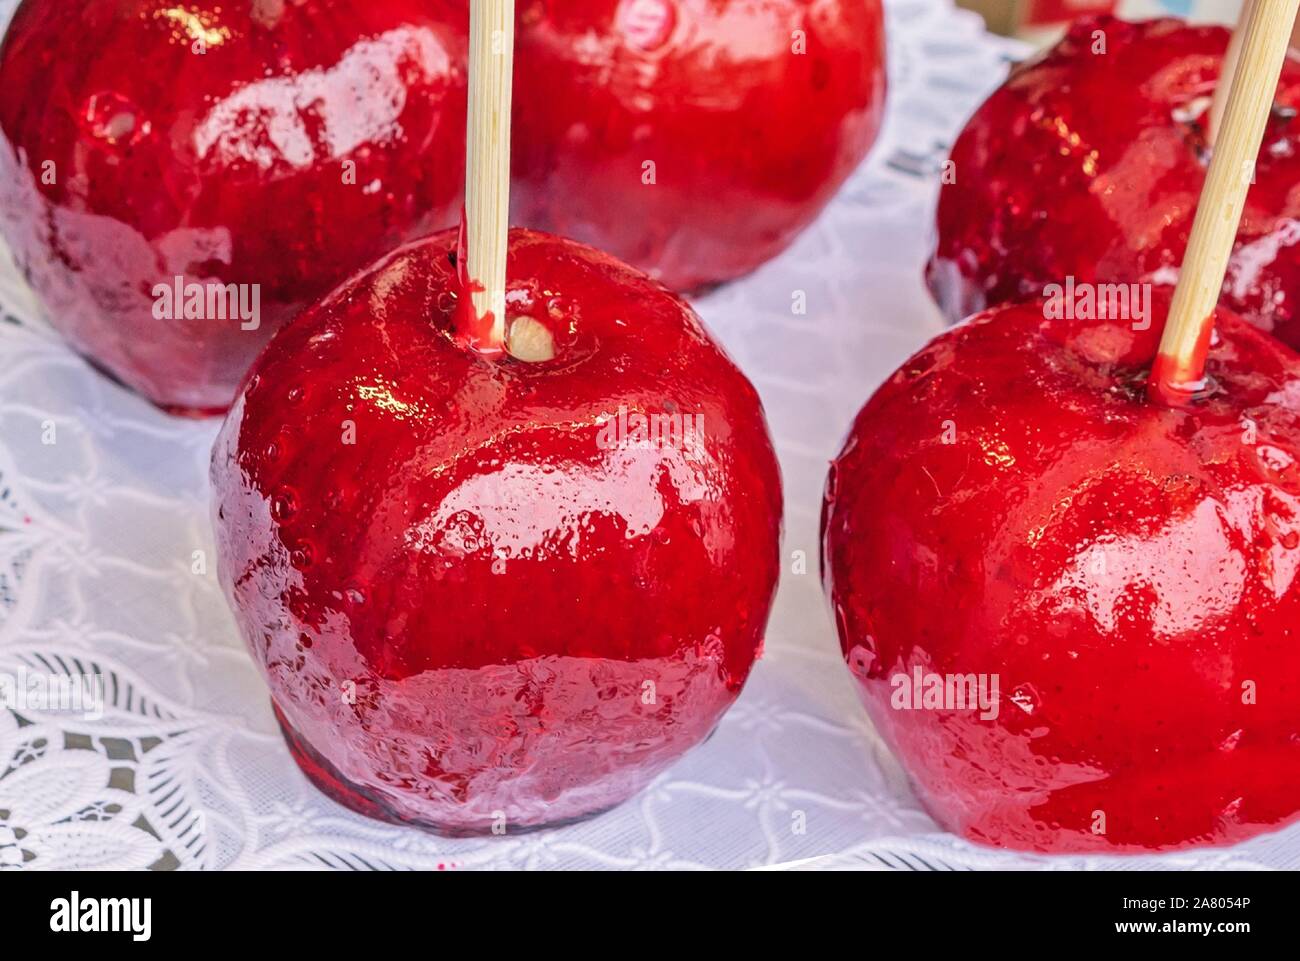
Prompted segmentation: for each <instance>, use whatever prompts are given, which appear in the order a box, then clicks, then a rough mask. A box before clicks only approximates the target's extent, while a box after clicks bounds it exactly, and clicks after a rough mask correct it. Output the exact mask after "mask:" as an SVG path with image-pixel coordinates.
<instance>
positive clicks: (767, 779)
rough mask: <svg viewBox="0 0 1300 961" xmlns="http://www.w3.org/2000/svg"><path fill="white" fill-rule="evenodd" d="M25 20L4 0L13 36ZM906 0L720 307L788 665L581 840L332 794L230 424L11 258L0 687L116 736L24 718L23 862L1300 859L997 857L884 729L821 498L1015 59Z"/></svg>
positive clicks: (8, 812) (14, 848) (6, 766)
mask: <svg viewBox="0 0 1300 961" xmlns="http://www.w3.org/2000/svg"><path fill="white" fill-rule="evenodd" d="M13 5H14V0H0V22H2V21H5V20H7V17H8V15H9V13H10V12H11V10H12V7H13ZM887 7H888V12H889V16H890V22H889V28H890V55H891V64H890V71H891V76H892V88H891V91H890V114H889V120H888V122H887V125H886V130H885V133H884V135H883V136H882V139H881V141H880V143H879V144H878V145H877V148H876V150H875V152H874V154H873V156H872V158H871V160H870V161H869V162H868V163H867V164H866V165H865V166H864V168H863V169H861V170H860V171H859V172H858V174H857V175H855V177H854V178H853V179H852V181H851V182H850V183H849V184H848V186H847V187H846V188H845V190H844V192H843V193H842V195H841V196H840V198H839V199H838V200H837V201H836V202H835V203H834V204H833V205H832V207H831V208H830V210H829V211H828V212H827V214H826V216H824V217H823V218H822V219H821V221H819V223H818V224H817V225H816V226H815V227H814V228H813V229H812V230H811V231H809V232H808V233H807V234H806V235H805V236H804V237H803V238H802V239H801V240H800V242H799V243H798V244H797V245H796V246H795V247H794V249H792V250H791V251H789V252H788V253H787V254H786V255H785V256H783V257H781V258H779V259H778V260H777V261H775V262H773V263H771V264H769V265H768V266H767V267H765V268H764V269H763V270H761V271H760V272H759V273H758V274H756V275H754V276H753V277H751V278H748V279H747V280H745V281H743V282H741V283H738V284H735V285H733V286H731V287H728V288H725V289H723V290H722V291H720V292H718V293H716V294H714V295H713V296H711V297H710V298H708V299H706V300H704V301H703V302H701V303H700V304H699V305H698V307H699V309H700V312H701V314H702V315H703V316H704V318H705V321H706V322H707V323H708V324H709V325H710V326H711V328H712V329H713V330H714V331H715V332H716V333H717V334H718V336H719V337H720V338H721V339H722V340H723V341H724V343H725V344H726V345H727V347H728V349H729V350H730V351H731V353H732V355H733V356H734V357H735V359H736V360H737V361H738V363H739V364H740V365H741V366H742V368H744V369H745V370H746V371H747V372H748V373H749V375H750V376H751V377H752V378H753V380H754V381H755V383H756V384H757V386H758V388H759V390H760V392H761V393H762V395H763V399H764V402H765V404H766V406H767V412H768V418H769V421H770V423H771V426H772V430H773V433H774V436H775V438H776V440H777V447H778V450H779V453H780V456H781V461H782V467H783V470H784V474H785V483H786V498H787V507H786V545H785V553H786V564H785V567H786V573H785V576H784V578H783V581H782V585H781V589H780V593H779V596H778V602H777V605H776V610H775V614H774V616H773V620H772V624H771V628H770V631H769V634H768V640H767V649H766V654H765V656H764V658H763V660H762V661H761V662H760V663H759V665H758V666H757V668H756V669H755V671H754V673H753V676H752V677H751V679H750V681H749V684H748V686H747V688H746V690H745V692H744V694H743V695H742V697H741V698H740V700H739V702H738V703H737V704H736V706H735V707H734V708H733V709H732V711H731V712H730V713H729V714H728V716H727V717H726V719H725V720H724V721H723V723H722V725H721V727H720V728H719V730H718V732H717V733H716V735H715V736H714V737H713V738H712V739H711V740H710V741H708V742H707V743H706V744H704V745H703V746H701V747H700V748H698V749H697V750H696V751H694V752H693V753H692V754H690V755H689V756H687V757H686V758H684V759H683V760H682V761H681V762H680V763H678V764H677V765H676V766H675V767H673V768H672V769H671V770H670V771H668V772H667V773H666V774H665V775H664V776H663V777H661V778H660V779H659V780H658V781H657V782H656V783H655V784H654V785H653V786H652V787H651V788H650V789H649V790H647V791H646V792H644V793H643V794H642V795H640V796H639V797H637V798H635V799H633V800H632V801H630V802H628V803H627V804H625V805H623V806H622V807H621V808H618V809H616V810H615V811H612V812H610V813H608V814H606V815H603V816H601V817H599V818H597V819H595V820H592V821H589V822H586V823H584V824H580V825H576V826H573V827H569V828H563V829H558V830H551V831H543V832H539V833H535V834H530V835H526V836H523V837H517V838H511V837H506V838H487V839H477V840H457V841H451V840H445V839H441V838H438V837H434V836H431V835H427V834H422V833H420V832H417V831H414V830H408V829H403V828H398V827H393V826H388V825H384V824H380V823H377V822H372V821H368V820H366V819H364V818H361V817H358V816H356V815H353V814H351V813H349V812H347V811H345V810H344V809H342V808H340V807H338V806H336V805H334V804H333V803H331V802H330V801H328V800H326V799H325V798H324V797H323V796H321V795H319V794H318V793H317V792H316V791H315V790H314V789H313V788H311V787H310V785H308V783H307V782H306V780H305V779H304V778H303V777H302V775H300V774H299V772H298V770H297V768H296V767H295V766H294V764H293V763H292V761H291V760H290V758H289V755H288V752H287V750H286V749H285V747H284V745H283V743H282V741H281V739H280V735H279V733H278V730H277V729H276V726H275V724H274V721H273V719H272V716H271V712H270V709H269V706H268V699H267V693H266V690H265V687H264V685H263V683H262V681H261V678H260V677H259V676H258V674H257V672H256V671H255V669H254V668H253V666H252V664H251V662H250V660H249V659H248V657H247V655H246V653H245V651H244V648H243V645H242V643H241V642H240V640H239V638H238V637H237V635H236V633H235V630H234V628H233V624H232V622H231V619H230V616H229V614H228V613H227V610H226V607H225V604H224V601H223V599H222V597H221V594H220V591H219V589H218V586H217V583H216V579H215V576H214V574H213V564H212V563H211V562H210V559H211V558H212V556H213V555H212V539H211V534H210V531H209V527H208V520H207V517H208V514H207V486H206V466H207V459H208V450H209V446H210V444H211V441H212V438H213V436H214V435H215V432H216V428H217V425H216V423H215V422H207V423H198V424H196V423H192V422H187V421H180V420H174V419H170V418H168V417H166V416H165V415H163V414H161V413H159V412H157V411H156V410H154V409H153V408H152V407H150V406H149V405H148V404H146V403H145V402H143V401H142V400H140V399H138V398H137V397H134V396H132V395H131V394H129V393H127V392H125V391H124V390H122V389H121V388H119V387H117V386H115V385H113V384H111V383H110V382H108V381H107V380H105V379H104V378H102V377H100V376H98V375H97V374H95V373H94V372H93V371H92V370H91V369H90V368H89V367H88V366H87V365H86V364H85V363H84V362H83V361H82V360H80V359H79V358H77V357H76V356H74V355H73V354H72V353H71V352H70V351H68V350H67V349H66V348H65V347H64V346H63V345H62V344H61V342H60V341H59V339H58V338H57V336H55V335H54V334H53V333H52V332H51V331H50V330H49V329H48V327H46V326H45V325H44V323H43V322H42V321H41V319H40V310H39V308H38V307H37V305H36V303H35V302H34V300H33V299H32V297H31V294H30V293H29V292H28V291H27V289H26V288H25V286H24V284H23V283H22V281H21V280H20V279H19V278H18V276H17V275H16V273H15V271H14V270H13V268H12V267H11V266H10V265H9V263H8V257H7V255H5V254H4V252H3V251H2V250H0V263H3V266H0V318H3V319H0V672H8V673H16V672H17V670H18V668H19V667H20V666H22V665H26V666H27V667H28V668H29V669H33V670H37V671H40V672H54V673H60V672H67V673H72V674H81V673H102V674H103V675H104V676H105V677H106V679H107V682H108V695H109V705H108V711H107V713H106V715H105V716H104V718H103V719H101V720H98V721H86V720H83V719H81V718H77V717H71V716H68V715H58V714H44V715H42V714H40V713H39V712H32V711H26V712H19V713H21V716H22V720H21V721H20V720H19V715H18V714H15V713H14V712H13V711H9V710H3V709H0V868H2V867H6V866H7V867H18V866H21V865H26V866H29V867H33V868H37V867H43V868H97V867H146V866H160V867H181V868H187V869H212V868H223V867H242V868H249V867H276V868H284V867H323V866H333V867H356V868H370V867H374V868H382V867H424V868H437V867H447V868H462V869H463V868H480V867H493V868H508V867H594V868H655V867H660V868H667V867H673V868H677V867H702V868H703V867H729V868H734V867H750V866H758V865H767V864H777V863H784V862H791V861H796V860H800V859H807V858H815V857H826V856H831V857H832V860H831V861H829V862H828V861H822V862H819V864H827V863H839V864H846V865H854V866H861V867H875V868H886V867H892V868H914V869H927V868H936V869H944V868H950V867H992V866H1006V865H1012V864H1037V865H1042V866H1046V867H1073V866H1080V865H1085V864H1086V865H1093V864H1107V865H1109V866H1136V865H1138V864H1160V865H1165V866H1195V867H1214V866H1250V865H1255V864H1259V865H1272V866H1292V867H1295V866H1300V830H1295V829H1293V830H1292V831H1290V832H1288V834H1287V835H1285V836H1275V837H1271V838H1261V839H1257V840H1256V841H1254V842H1251V843H1250V844H1247V845H1243V846H1241V847H1239V848H1236V849H1232V850H1229V851H1199V852H1192V853H1188V854H1184V855H1179V856H1176V857H1170V858H1162V859H1146V858H1143V859H1138V860H1136V861H1135V860H1119V859H1109V860H1107V859H1088V860H1085V859H1081V858H1024V857H1021V856H1016V855H1010V854H1006V853H1002V852H997V851H993V850H989V849H984V848H977V847H974V846H971V845H968V844H965V843H964V842H961V841H959V840H957V839H955V838H953V837H951V836H949V835H946V834H943V833H942V832H940V831H939V830H938V828H937V827H936V826H935V825H934V823H933V822H932V821H931V820H930V819H929V818H928V817H927V816H926V815H925V814H924V813H923V812H922V811H921V810H920V809H919V807H918V805H917V803H916V801H915V800H914V798H913V797H912V795H911V793H910V791H909V790H908V788H907V786H906V781H905V779H904V777H903V776H902V774H901V772H900V770H899V769H898V767H897V765H896V764H895V763H894V762H893V761H892V759H891V758H890V757H889V756H888V754H887V752H886V751H885V750H884V749H883V748H882V747H881V746H880V745H879V743H878V742H877V740H876V739H875V737H874V735H873V734H872V732H871V729H870V726H869V724H868V722H867V719H866V715H865V713H864V712H863V710H862V709H861V707H860V706H859V704H858V702H857V699H856V697H855V695H854V692H853V689H852V684H851V681H850V677H849V674H848V671H847V670H846V669H845V667H844V666H843V664H842V662H841V660H840V657H839V650H838V644H837V642H836V639H835V634H834V630H833V627H832V625H831V623H830V618H829V615H828V612H827V609H826V605H825V602H824V600H823V597H822V593H821V588H820V584H819V582H818V578H817V570H816V558H817V524H818V512H819V509H820V503H821V488H822V483H823V480H824V477H825V470H826V465H827V462H828V461H829V459H830V458H831V457H832V456H834V454H835V453H836V452H837V451H838V448H839V445H840V442H841V439H842V437H843V434H844V432H845V430H846V428H847V426H848V424H849V422H850V420H851V418H852V416H853V414H854V413H855V412H856V411H857V409H858V407H859V406H860V405H861V404H862V402H863V401H864V400H865V399H866V398H867V396H868V395H869V394H870V392H871V391H872V390H873V389H874V388H875V386H876V385H877V384H878V383H879V382H880V381H881V380H882V379H883V378H884V377H885V376H886V375H887V374H888V373H889V372H890V371H891V370H892V369H893V368H894V367H895V366H896V365H897V364H899V363H900V362H901V361H902V360H903V359H905V358H906V357H907V356H908V355H909V354H911V353H912V352H913V351H914V350H915V349H916V348H918V347H919V346H920V345H921V343H923V342H924V340H925V339H927V338H928V337H929V336H931V335H933V334H934V333H936V332H937V331H938V330H939V329H940V322H939V317H938V313H937V311H936V310H935V309H934V307H933V306H932V305H931V303H930V301H929V299H928V297H927V295H926V294H925V291H924V289H923V287H922V283H921V268H922V264H923V262H924V259H925V255H926V253H927V248H928V242H929V235H930V222H931V209H932V204H933V194H934V190H935V176H934V168H935V167H936V166H937V164H938V163H939V162H940V161H941V160H942V159H943V157H944V156H945V155H946V145H947V143H948V141H949V139H950V138H951V137H952V136H953V135H954V134H955V133H956V131H957V130H958V129H959V127H960V125H961V123H962V122H963V120H964V118H965V117H966V115H967V114H968V113H969V112H970V111H971V110H972V109H973V108H974V107H975V105H976V104H977V103H978V102H979V100H980V99H981V98H982V96H983V95H984V94H985V93H986V92H987V91H988V90H989V89H991V88H992V87H993V86H995V85H996V84H997V83H998V82H999V81H1000V79H1001V76H1002V74H1003V72H1004V70H1005V66H1006V62H1005V57H1004V54H1005V52H1006V51H1007V50H1008V49H1009V48H1007V47H1006V46H1005V45H1004V44H1003V42H1002V41H997V40H995V39H994V38H991V37H985V36H984V35H983V34H982V33H981V32H980V27H979V21H978V20H977V18H975V17H974V16H972V15H966V14H960V15H959V14H958V13H956V12H955V11H954V10H952V9H951V7H950V6H949V3H948V0H893V2H889V3H887ZM799 290H802V291H805V292H806V295H807V303H808V312H807V314H806V315H803V316H798V315H794V314H793V313H792V311H791V303H792V297H793V296H794V292H795V291H799ZM48 421H53V422H54V423H55V425H56V431H57V435H56V436H57V443H55V444H53V445H45V444H42V443H41V435H42V431H43V429H44V426H45V424H46V422H48ZM196 550H198V551H203V552H205V555H206V557H207V558H208V559H209V563H208V571H207V573H206V574H204V575H196V574H193V573H192V572H191V564H192V558H193V556H194V555H193V552H194V551H196ZM796 551H802V552H804V554H805V556H806V558H807V573H805V574H802V575H799V574H795V573H793V572H792V568H793V552H796ZM801 813H802V818H803V819H806V831H805V832H804V833H798V832H797V831H796V830H795V829H794V828H795V825H796V824H797V823H798V820H799V819H800V814H801Z"/></svg>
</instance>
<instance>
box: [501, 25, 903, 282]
mask: <svg viewBox="0 0 1300 961" xmlns="http://www.w3.org/2000/svg"><path fill="white" fill-rule="evenodd" d="M516 65H517V69H516V73H515V113H514V126H515V152H514V164H513V166H514V186H515V190H514V198H515V213H516V216H515V220H516V222H519V223H522V224H525V225H527V226H532V227H537V228H539V229H543V230H552V231H554V232H556V233H561V234H565V235H567V236H572V237H576V238H577V239H579V240H581V241H584V242H587V243H591V244H594V245H595V246H597V247H600V248H601V249H603V250H608V251H609V252H610V253H612V254H614V255H615V256H618V257H620V258H622V259H623V260H626V261H628V262H629V263H631V264H633V265H634V266H637V267H640V268H641V269H642V270H645V271H646V272H647V273H649V274H650V275H651V276H653V277H655V278H657V279H659V280H661V281H663V282H664V283H665V284H667V285H668V286H670V287H673V288H674V289H676V290H694V289H698V288H703V287H708V286H710V285H714V284H718V283H720V282H723V281H727V280H731V279H732V278H734V277H738V276H740V275H741V274H745V273H748V272H749V271H751V270H753V269H754V268H755V267H757V266H759V265H760V264H762V263H763V262H764V261H767V260H769V259H770V258H772V257H774V256H776V255H777V254H778V253H780V252H781V251H782V250H784V249H785V248H786V247H787V246H788V245H789V244H790V243H791V241H793V240H794V238H795V237H796V236H797V235H798V234H799V232H800V231H801V230H803V229H804V228H805V227H806V226H808V224H809V223H811V222H812V221H813V219H814V218H816V216H817V214H818V213H820V211H821V209H822V208H823V207H824V206H825V205H826V203H827V202H828V201H829V200H830V198H831V197H832V196H833V195H834V193H835V192H836V190H837V189H838V188H839V186H840V184H842V183H843V182H844V179H845V178H846V177H847V176H848V175H849V173H850V172H851V171H852V170H853V169H854V168H855V167H856V166H857V165H858V164H859V162H860V161H861V160H862V158H863V157H864V156H866V153H867V150H868V148H870V146H871V144H872V141H873V140H874V139H875V136H876V132H877V129H878V128H879V125H880V120H881V113H882V109H883V105H884V97H885V70H884V26H883V22H882V17H881V8H880V2H879V0H865V2H864V0H856V2H848V0H819V2H810V0H764V2H756V0H579V2H575V0H520V3H519V35H518V51H517V53H516Z"/></svg>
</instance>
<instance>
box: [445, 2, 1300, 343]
mask: <svg viewBox="0 0 1300 961" xmlns="http://www.w3.org/2000/svg"><path fill="white" fill-rule="evenodd" d="M1297 2H1300V0H1297ZM469 33H470V46H469V122H468V125H467V129H466V146H465V234H466V236H465V248H464V256H465V259H466V260H468V264H466V265H463V266H462V268H461V270H462V275H463V276H464V277H466V278H468V283H467V285H466V286H467V287H468V293H469V295H470V298H471V302H472V304H473V308H474V314H475V315H476V321H477V323H476V324H475V326H476V328H479V329H480V331H481V333H480V335H479V336H478V337H476V338H475V340H476V341H477V343H476V346H477V347H478V348H479V349H480V350H483V351H484V352H487V353H499V352H500V351H501V350H502V349H503V348H504V345H505V340H506V250H507V243H508V239H509V230H510V93H511V78H512V76H513V74H514V59H515V54H514V51H515V4H514V0H471V2H470V5H469Z"/></svg>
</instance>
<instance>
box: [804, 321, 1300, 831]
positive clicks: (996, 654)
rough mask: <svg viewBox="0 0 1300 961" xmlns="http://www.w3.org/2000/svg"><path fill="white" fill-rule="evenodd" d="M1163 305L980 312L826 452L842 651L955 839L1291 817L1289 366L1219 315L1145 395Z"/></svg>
mask: <svg viewBox="0 0 1300 961" xmlns="http://www.w3.org/2000/svg"><path fill="white" fill-rule="evenodd" d="M1161 299H1163V298H1161ZM1165 307H1166V305H1164V304H1161V305H1159V306H1158V307H1157V309H1156V311H1155V313H1156V314H1162V312H1163V311H1164V309H1165ZM1162 323H1163V316H1159V317H1157V319H1156V322H1154V323H1152V324H1151V329H1150V330H1147V331H1144V332H1143V331H1135V330H1133V329H1132V327H1131V326H1126V325H1124V324H1122V323H1118V322H1083V321H1064V320H1052V321H1047V320H1044V314H1043V310H1042V307H1041V305H1037V304H1024V305H1018V306H1003V307H999V308H996V309H993V310H990V311H988V312H986V313H983V314H980V315H979V316H977V317H975V318H973V319H972V320H971V321H970V322H968V323H966V324H964V325H962V326H959V327H957V328H955V329H954V330H951V331H949V332H948V333H946V334H943V335H942V336H940V337H938V338H937V339H936V340H934V341H933V342H932V343H931V344H930V345H929V346H927V347H926V348H925V349H923V350H922V351H921V352H920V353H918V354H917V355H916V356H915V357H913V358H912V359H911V360H909V361H908V362H907V363H906V364H904V365H903V367H902V368H901V369H900V370H899V371H898V372H897V373H895V374H894V375H893V376H892V377H891V378H890V379H889V380H888V381H887V382H886V383H885V384H884V386H882V387H881V388H880V390H879V391H878V392H877V393H876V394H875V396H874V397H872V399H871V400H870V402H869V403H868V404H867V405H866V407H865V408H863V410H862V412H861V413H860V414H859V415H858V418H857V421H856V423H855V424H854V425H853V428H852V431H851V432H850V434H849V438H848V441H847V443H846V445H845V447H844V450H843V452H842V453H841V454H840V456H839V458H838V460H836V461H835V463H834V465H833V467H832V469H831V474H830V479H829V481H828V483H827V490H826V503H825V507H824V512H823V573H824V576H825V578H826V582H827V588H828V591H829V594H830V598H831V602H832V605H833V607H834V612H835V616H836V620H837V623H838V628H839V634H840V641H841V645H842V648H843V652H844V655H845V657H846V659H847V661H848V664H849V667H850V669H851V670H852V672H853V673H854V674H855V675H856V678H857V680H858V682H859V684H860V690H861V693H862V695H863V698H864V700H865V702H866V706H867V709H868V711H869V713H870V714H871V717H872V719H873V720H874V722H875V724H876V727H877V728H878V730H879V731H880V733H881V734H882V735H883V736H884V738H885V739H886V740H887V741H888V742H889V744H890V745H891V746H892V747H893V749H894V751H895V752H896V753H897V755H898V756H899V758H900V759H901V760H902V762H903V764H904V765H905V767H906V768H907V770H908V771H909V772H910V774H911V777H912V780H913V782H914V784H915V786H916V789H917V791H918V793H919V795H920V797H921V799H922V800H923V802H924V803H925V805H926V807H927V808H928V809H929V810H930V812H931V813H932V814H933V815H934V816H935V818H936V819H937V820H938V821H939V822H940V823H941V824H942V825H943V826H944V827H946V828H948V829H950V830H953V831H956V832H959V833H962V834H964V835H966V836H967V837H969V838H972V839H975V840H978V841H983V842H987V843H991V844H997V845H1004V846H1007V847H1012V848H1019V849H1023V850H1033V851H1054V852H1062V851H1113V852H1119V851H1139V850H1147V849H1162V848H1176V847H1180V846H1184V845H1189V844H1193V843H1212V844H1227V843H1231V842H1235V841H1238V840H1241V839H1243V838H1247V837H1250V836H1252V835H1254V834H1258V833H1260V832H1262V831H1266V830H1269V829H1271V828H1276V827H1279V826H1281V825H1283V824H1285V823H1287V822H1290V821H1292V820H1294V819H1295V818H1296V817H1297V815H1298V814H1300V643H1297V640H1298V637H1297V631H1300V580H1298V579H1297V573H1298V572H1300V468H1298V467H1297V459H1298V458H1300V358H1298V357H1297V356H1296V355H1295V354H1293V353H1292V352H1291V351H1290V350H1289V349H1287V348H1286V347H1284V346H1282V345H1280V344H1279V343H1278V342H1276V341H1275V340H1273V339H1272V338H1270V337H1268V336H1267V335H1265V334H1262V333H1260V332H1259V331H1257V330H1256V329H1254V328H1253V327H1251V326H1249V325H1247V324H1246V323H1244V322H1243V321H1242V320H1240V319H1239V318H1238V317H1236V316H1234V315H1232V314H1231V313H1229V312H1228V311H1226V310H1224V311H1221V312H1220V315H1219V317H1218V337H1217V339H1216V341H1215V343H1214V344H1213V346H1212V348H1211V350H1210V354H1209V365H1208V375H1209V379H1208V381H1207V385H1208V386H1207V388H1206V389H1205V390H1204V391H1203V392H1202V393H1201V394H1200V396H1198V397H1197V398H1196V399H1195V400H1193V401H1192V402H1191V403H1190V404H1189V405H1188V406H1187V407H1185V408H1182V409H1172V408H1168V407H1164V406H1161V405H1158V404H1155V403H1153V402H1151V401H1150V400H1148V398H1147V387H1146V378H1147V370H1148V369H1149V367H1150V365H1151V362H1152V358H1153V355H1154V353H1155V351H1156V340H1157V338H1158V336H1159V330H1160V328H1161V326H1162ZM936 679H937V680H936ZM936 685H938V686H936ZM981 691H982V692H983V693H985V694H987V695H989V697H988V699H987V700H986V701H985V702H984V703H985V705H988V707H985V706H984V705H980V704H978V703H977V704H975V705H974V706H972V703H971V702H972V695H974V696H975V699H976V700H978V693H979V692H981ZM958 697H962V698H964V699H965V706H964V707H963V703H962V701H961V700H958ZM990 715H991V716H990Z"/></svg>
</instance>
